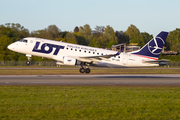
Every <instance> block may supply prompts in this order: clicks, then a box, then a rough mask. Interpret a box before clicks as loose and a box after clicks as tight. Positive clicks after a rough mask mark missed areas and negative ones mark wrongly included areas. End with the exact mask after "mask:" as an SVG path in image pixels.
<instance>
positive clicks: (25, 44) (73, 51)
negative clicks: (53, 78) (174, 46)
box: [8, 31, 168, 73]
mask: <svg viewBox="0 0 180 120" xmlns="http://www.w3.org/2000/svg"><path fill="white" fill-rule="evenodd" d="M167 35H168V32H165V31H161V32H160V33H159V34H158V35H157V36H156V37H154V38H152V40H150V41H149V42H148V43H147V44H146V45H144V46H143V47H142V48H141V49H140V50H137V51H132V52H127V53H125V52H122V50H121V51H112V50H106V49H101V48H95V47H89V46H83V45H77V44H71V43H65V42H59V41H53V40H47V39H42V38H35V37H27V38H23V39H21V40H19V41H16V42H14V43H12V44H10V45H9V46H8V49H9V50H12V51H15V52H18V53H22V54H26V56H27V58H28V61H27V62H26V64H27V65H29V64H30V58H31V56H39V57H44V58H50V59H53V60H55V61H57V64H60V65H79V66H81V68H80V69H79V71H80V73H90V72H91V70H90V68H89V66H96V67H112V68H114V67H149V66H159V65H164V64H166V61H165V60H158V58H159V55H160V53H161V51H162V48H163V45H164V44H165V41H166V38H167Z"/></svg>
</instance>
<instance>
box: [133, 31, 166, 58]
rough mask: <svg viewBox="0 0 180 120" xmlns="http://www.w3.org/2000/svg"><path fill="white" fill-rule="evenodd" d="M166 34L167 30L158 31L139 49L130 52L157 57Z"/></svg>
mask: <svg viewBox="0 0 180 120" xmlns="http://www.w3.org/2000/svg"><path fill="white" fill-rule="evenodd" d="M167 35H168V32H164V31H162V32H160V33H159V34H158V35H157V36H156V37H155V38H153V39H152V40H150V41H149V42H148V43H147V44H146V45H144V46H143V47H142V48H141V49H140V50H139V51H136V52H132V54H137V55H141V56H147V57H152V58H155V59H158V58H159V55H160V53H161V51H162V48H163V45H164V44H165V41H166V38H167Z"/></svg>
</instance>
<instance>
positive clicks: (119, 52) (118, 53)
mask: <svg viewBox="0 0 180 120" xmlns="http://www.w3.org/2000/svg"><path fill="white" fill-rule="evenodd" d="M123 50H124V47H122V48H121V50H120V51H118V52H117V53H116V54H114V56H117V55H120V54H121V52H122V51H123Z"/></svg>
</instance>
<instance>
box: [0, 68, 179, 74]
mask: <svg viewBox="0 0 180 120" xmlns="http://www.w3.org/2000/svg"><path fill="white" fill-rule="evenodd" d="M63 74H64V75H69V74H71V75H73V74H81V73H80V72H79V69H78V68H77V69H76V68H73V69H44V68H40V69H34V68H31V69H26V68H24V69H23V68H21V69H8V68H7V69H0V75H63ZM85 74H86V73H84V75H85ZM90 74H180V69H162V68H157V69H152V68H147V69H140V68H137V69H122V68H121V69H112V68H106V69H104V68H103V69H102V68H99V69H91V73H90Z"/></svg>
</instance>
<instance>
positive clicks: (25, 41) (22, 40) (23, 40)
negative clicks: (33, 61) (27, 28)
mask: <svg viewBox="0 0 180 120" xmlns="http://www.w3.org/2000/svg"><path fill="white" fill-rule="evenodd" d="M19 41H20V42H24V43H27V42H28V41H27V40H25V39H21V40H19Z"/></svg>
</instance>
